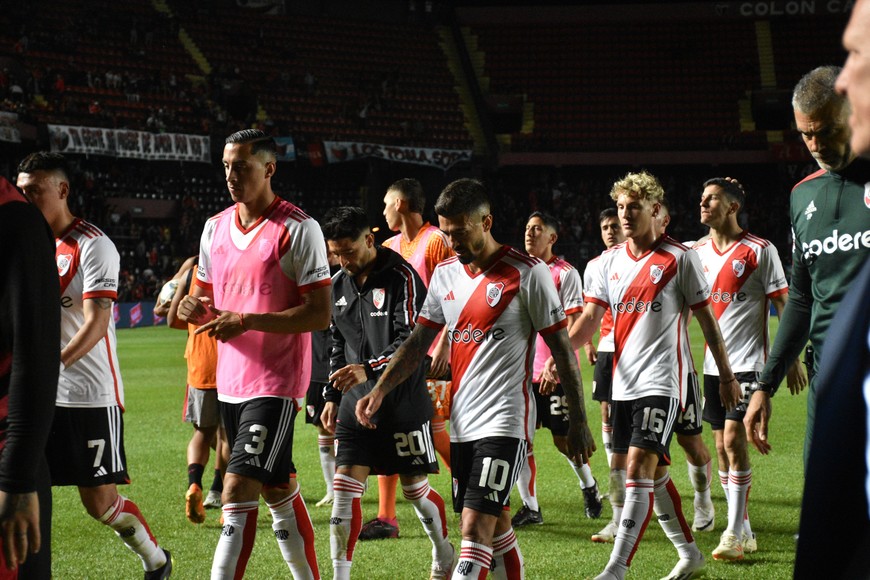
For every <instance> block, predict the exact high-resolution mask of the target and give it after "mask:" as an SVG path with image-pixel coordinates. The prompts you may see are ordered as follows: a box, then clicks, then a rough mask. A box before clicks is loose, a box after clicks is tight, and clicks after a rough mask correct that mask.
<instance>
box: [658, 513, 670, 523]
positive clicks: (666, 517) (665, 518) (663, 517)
mask: <svg viewBox="0 0 870 580" xmlns="http://www.w3.org/2000/svg"><path fill="white" fill-rule="evenodd" d="M669 519H671V516H670V514H662V515H660V516H659V521H660V522H666V521H668V520H669Z"/></svg>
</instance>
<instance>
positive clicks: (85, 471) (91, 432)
mask: <svg viewBox="0 0 870 580" xmlns="http://www.w3.org/2000/svg"><path fill="white" fill-rule="evenodd" d="M45 455H46V457H47V459H48V465H49V468H50V470H51V484H52V485H75V486H78V487H96V486H98V485H108V484H111V483H115V484H118V483H122V484H123V483H130V478H129V477H128V476H127V457H126V454H125V453H124V416H123V414H122V412H121V409H120V407H97V408H77V407H76V408H71V407H56V408H55V412H54V423H53V424H52V426H51V435H50V436H49V439H48V444H47V445H46V448H45Z"/></svg>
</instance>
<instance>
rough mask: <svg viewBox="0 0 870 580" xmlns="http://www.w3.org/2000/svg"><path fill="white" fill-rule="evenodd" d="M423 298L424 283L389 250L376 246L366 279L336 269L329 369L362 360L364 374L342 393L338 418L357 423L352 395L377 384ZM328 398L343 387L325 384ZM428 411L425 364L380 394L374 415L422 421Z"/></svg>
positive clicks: (381, 418) (413, 322)
mask: <svg viewBox="0 0 870 580" xmlns="http://www.w3.org/2000/svg"><path fill="white" fill-rule="evenodd" d="M425 298H426V287H425V286H424V285H423V281H422V280H421V279H420V276H419V275H418V274H417V272H415V271H414V268H413V267H411V265H410V264H409V263H408V262H406V261H405V259H404V258H402V256H400V255H399V254H397V253H396V252H394V251H393V250H390V249H387V248H384V247H378V248H377V256H376V257H375V263H374V266H373V267H372V271H371V272H370V273H369V275H368V277H367V278H366V281H365V284H363V286H362V287H361V288H360V287H358V286H357V284H356V281H355V280H354V278H353V276H349V275H348V274H347V273H345V272H344V271H339V272H338V273H336V274H335V275H334V276H333V277H332V325H331V326H330V335H331V338H330V356H329V366H330V372H335V371H337V370H338V369H340V368H342V367H344V366H346V365H348V364H362V365H363V366H364V367H365V369H366V376H367V378H368V380H367V381H366V383H365V384H364V385H359V386H356V387H353V388H352V389H351V390H350V391H348V393H347V394H346V395H345V396H344V399H350V400H347V401H343V402H342V405H341V408H340V410H339V416H338V420H339V422H342V423H344V424H345V425H348V422H353V423H355V419H354V418H353V410H354V408H355V407H356V401H358V400H359V399H360V398H362V397H363V396H365V395H366V394H367V393H368V392H369V391H371V390H372V388H373V387H374V386H375V383H376V382H377V379H378V377H379V376H380V375H381V374H382V373H383V371H384V370H385V369H386V368H387V365H388V364H389V362H390V360H391V358H392V356H393V354H395V352H396V349H398V348H399V345H401V344H402V343H403V342H404V341H405V339H407V338H408V336H409V335H410V334H411V330H413V328H414V326H415V325H416V320H417V314H418V313H419V310H420V308H421V307H422V306H423V301H424V300H425ZM324 398H325V399H326V400H327V401H338V400H340V399H341V398H342V397H341V393H339V392H338V391H336V390H335V389H333V388H331V387H328V388H327V389H326V391H324ZM431 417H432V403H431V399H430V398H429V393H428V391H427V390H426V369H425V367H424V365H423V364H421V365H420V366H419V368H418V369H417V370H416V371H415V372H414V373H413V374H412V375H411V376H410V377H408V379H406V380H405V381H404V382H403V383H402V384H400V385H399V386H398V387H396V388H395V389H393V391H391V392H390V394H389V395H387V397H386V398H385V399H384V402H383V404H382V405H381V409H380V410H379V411H378V412H377V413H376V414H375V416H374V417H373V420H374V421H375V422H376V423H377V422H383V421H389V422H390V423H393V424H395V423H422V422H425V421H426V420H427V419H430V418H431Z"/></svg>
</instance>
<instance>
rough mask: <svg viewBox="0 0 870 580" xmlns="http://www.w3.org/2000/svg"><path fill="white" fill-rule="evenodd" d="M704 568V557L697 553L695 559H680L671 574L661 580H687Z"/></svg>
mask: <svg viewBox="0 0 870 580" xmlns="http://www.w3.org/2000/svg"><path fill="white" fill-rule="evenodd" d="M703 567H704V555H703V554H701V553H700V552H698V557H697V558H680V560H679V562H677V565H676V566H674V569H673V570H671V573H670V574H668V575H667V576H665V577H664V578H662V580H688V579H689V578H691V577H692V576H694V575H695V572H697V571H698V570H700V569H701V568H703Z"/></svg>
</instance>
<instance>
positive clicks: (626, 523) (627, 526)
mask: <svg viewBox="0 0 870 580" xmlns="http://www.w3.org/2000/svg"><path fill="white" fill-rule="evenodd" d="M636 525H637V524H636V523H635V522H634V520H630V519H628V518H626V519H624V520H622V527H623V528H625V529H626V530H630V529H631V528H633V527H634V526H636Z"/></svg>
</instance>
